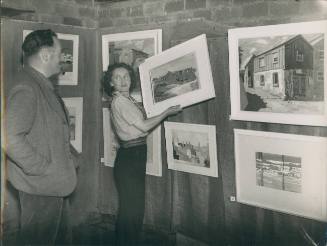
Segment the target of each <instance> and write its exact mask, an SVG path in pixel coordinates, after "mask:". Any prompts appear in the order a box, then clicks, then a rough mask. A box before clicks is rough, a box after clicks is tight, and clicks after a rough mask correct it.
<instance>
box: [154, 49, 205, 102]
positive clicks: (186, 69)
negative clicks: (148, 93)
mask: <svg viewBox="0 0 327 246" xmlns="http://www.w3.org/2000/svg"><path fill="white" fill-rule="evenodd" d="M198 77H199V75H198V70H197V64H196V57H195V53H189V54H186V55H184V56H182V57H179V58H177V59H175V60H172V61H170V62H168V63H166V64H163V65H161V66H158V67H156V68H153V69H151V70H150V81H151V88H152V94H153V100H154V103H157V102H161V101H164V100H167V99H169V98H172V97H176V96H179V95H182V94H185V93H188V92H191V91H194V90H197V89H199V80H198Z"/></svg>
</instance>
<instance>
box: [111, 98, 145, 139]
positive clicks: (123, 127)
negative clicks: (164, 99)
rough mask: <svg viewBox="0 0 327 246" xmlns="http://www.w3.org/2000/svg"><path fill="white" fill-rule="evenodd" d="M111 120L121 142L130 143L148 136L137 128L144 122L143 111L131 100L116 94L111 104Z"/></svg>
mask: <svg viewBox="0 0 327 246" xmlns="http://www.w3.org/2000/svg"><path fill="white" fill-rule="evenodd" d="M110 112H111V120H112V123H113V125H114V129H115V131H116V134H117V136H118V138H119V139H120V140H123V141H129V140H133V139H136V138H140V137H145V136H147V132H142V131H141V130H140V129H138V128H137V127H135V125H136V124H137V122H141V121H143V120H144V116H143V113H142V111H141V110H140V109H139V108H138V106H136V105H135V104H134V103H133V102H132V101H131V100H130V99H128V98H127V97H125V96H123V95H122V94H121V93H118V92H116V93H115V94H114V98H113V100H112V103H111V111H110Z"/></svg>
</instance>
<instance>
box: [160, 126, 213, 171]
mask: <svg viewBox="0 0 327 246" xmlns="http://www.w3.org/2000/svg"><path fill="white" fill-rule="evenodd" d="M164 127H165V137H166V150H167V162H168V168H169V169H173V170H177V171H182V172H188V173H195V174H201V175H206V176H212V177H218V160H217V145H216V126H213V125H199V124H186V123H177V122H168V121H165V122H164Z"/></svg>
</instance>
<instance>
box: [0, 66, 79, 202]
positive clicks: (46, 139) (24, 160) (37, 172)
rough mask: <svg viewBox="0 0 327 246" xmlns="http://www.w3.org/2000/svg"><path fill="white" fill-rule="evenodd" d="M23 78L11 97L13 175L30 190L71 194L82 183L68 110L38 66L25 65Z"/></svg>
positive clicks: (8, 126)
mask: <svg viewBox="0 0 327 246" xmlns="http://www.w3.org/2000/svg"><path fill="white" fill-rule="evenodd" d="M17 78H18V80H17V83H16V84H15V85H14V86H13V88H12V89H11V90H10V92H9V95H8V97H7V98H6V113H5V134H6V136H5V146H4V148H5V151H6V153H7V172H8V175H7V176H8V179H9V181H10V182H11V183H12V185H13V186H14V187H15V188H16V189H18V190H20V191H24V192H26V193H29V194H34V195H45V196H58V197H65V196H67V195H69V194H70V193H72V192H73V191H74V189H75V187H76V183H77V177H76V167H77V162H76V159H75V158H76V157H74V156H73V155H72V153H71V151H70V141H69V122H68V119H67V110H66V109H65V108H64V107H63V105H61V103H60V101H59V99H58V97H57V96H56V94H55V92H54V88H53V85H52V84H51V82H50V81H49V80H48V79H47V78H46V77H44V76H43V75H42V74H41V73H39V72H38V71H36V70H34V69H33V68H31V67H29V66H25V67H24V69H23V70H22V71H21V72H20V73H19V74H18V77H17ZM65 111H66V112H65Z"/></svg>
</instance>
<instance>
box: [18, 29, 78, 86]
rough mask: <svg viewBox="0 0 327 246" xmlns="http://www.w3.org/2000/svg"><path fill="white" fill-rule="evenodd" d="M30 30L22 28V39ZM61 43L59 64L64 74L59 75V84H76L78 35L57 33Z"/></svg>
mask: <svg viewBox="0 0 327 246" xmlns="http://www.w3.org/2000/svg"><path fill="white" fill-rule="evenodd" d="M30 32H32V30H23V40H24V39H25V37H26V36H27V35H28V34H29V33H30ZM57 35H58V39H59V41H60V43H61V46H62V47H61V48H62V52H61V56H62V58H61V60H62V61H61V66H62V68H63V71H64V74H61V75H59V81H58V83H59V85H77V84H78V47H79V36H78V35H74V34H64V33H57Z"/></svg>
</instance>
